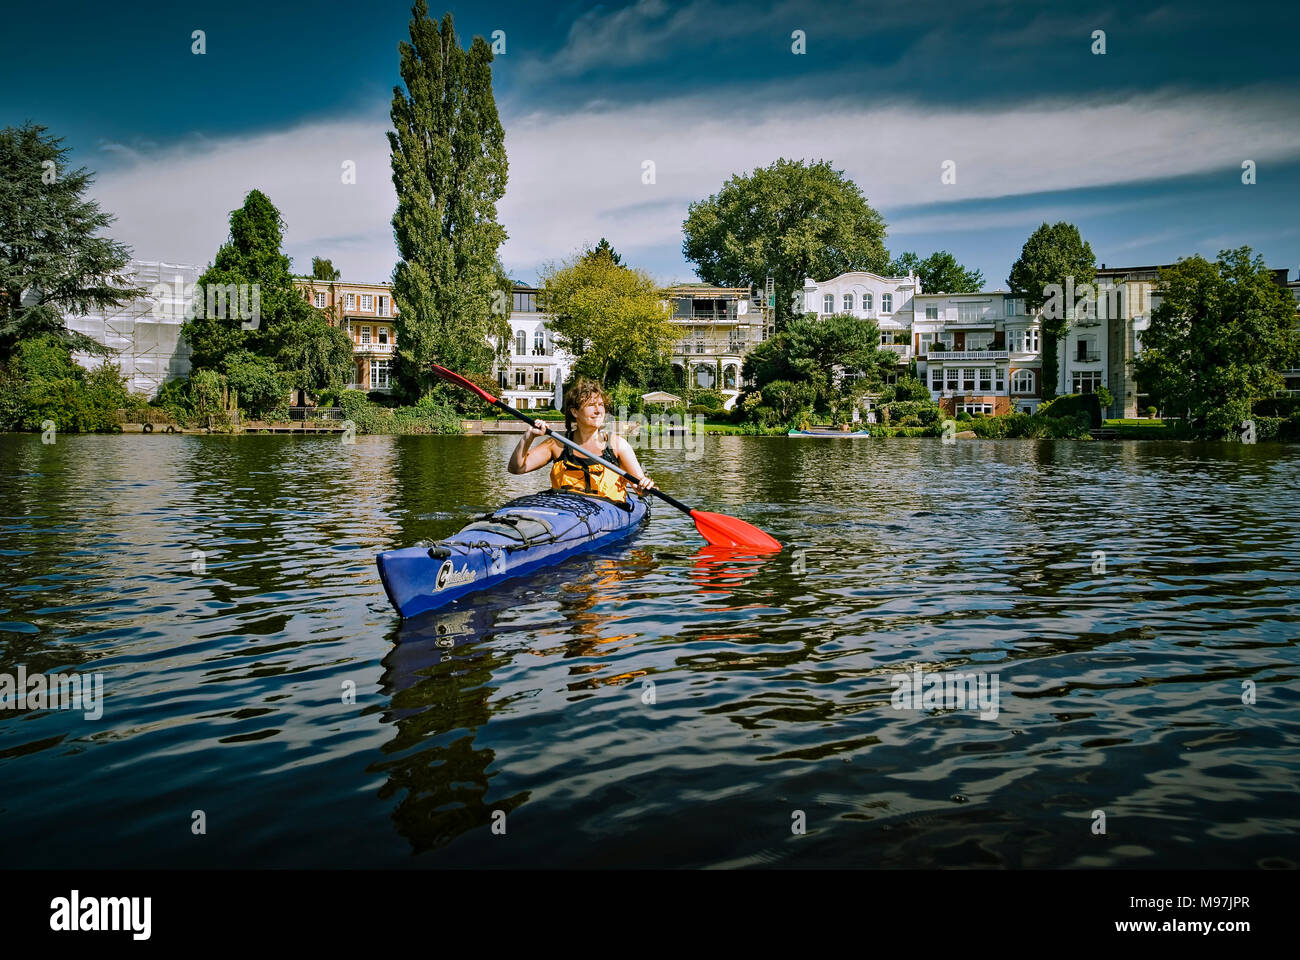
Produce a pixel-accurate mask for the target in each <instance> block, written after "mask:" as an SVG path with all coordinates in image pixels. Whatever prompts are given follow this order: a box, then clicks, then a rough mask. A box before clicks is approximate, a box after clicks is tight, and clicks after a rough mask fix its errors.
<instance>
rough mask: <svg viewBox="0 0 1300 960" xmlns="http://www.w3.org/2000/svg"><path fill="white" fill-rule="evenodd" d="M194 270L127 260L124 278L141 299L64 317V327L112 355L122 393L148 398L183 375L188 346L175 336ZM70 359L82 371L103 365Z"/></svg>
mask: <svg viewBox="0 0 1300 960" xmlns="http://www.w3.org/2000/svg"><path fill="white" fill-rule="evenodd" d="M200 272H201V268H200V267H198V266H196V265H194V264H189V263H168V262H166V261H160V260H131V261H130V262H129V263H128V264H127V266H126V270H125V275H126V277H127V280H128V282H129V283H130V285H131V286H134V287H136V288H137V289H139V290H142V291H143V292H144V296H142V297H140V298H139V299H137V300H132V301H131V302H129V303H126V304H123V305H122V306H120V307H108V308H106V309H92V310H91V311H90V312H89V313H87V314H85V315H84V316H75V315H72V316H68V317H67V318H66V320H65V325H66V326H67V328H68V329H69V330H73V331H76V332H77V333H84V334H85V335H86V336H88V337H90V338H91V339H92V340H94V341H96V342H97V343H102V344H103V345H104V346H106V347H108V348H109V349H110V350H111V351H113V354H112V356H110V357H108V358H107V359H108V362H110V363H116V364H119V365H120V366H121V368H122V375H123V376H124V377H126V388H127V390H129V391H130V392H131V393H137V394H144V395H146V396H148V397H150V398H153V397H155V396H157V394H158V391H159V389H160V388H161V387H162V385H163V384H164V383H166V382H167V381H168V380H175V379H177V378H181V377H188V376H189V373H190V348H189V344H187V343H186V342H185V340H184V338H182V337H181V325H182V324H183V323H184V322H185V317H186V311H187V310H188V309H189V307H190V303H191V300H192V297H193V292H194V286H195V284H196V283H197V282H198V279H199V274H200ZM72 358H73V360H75V361H76V362H77V363H79V364H81V365H82V366H83V367H86V368H87V369H95V368H97V367H98V366H99V365H100V364H101V363H102V362H103V358H100V357H97V356H94V355H92V354H87V353H81V352H77V353H74V354H73V355H72Z"/></svg>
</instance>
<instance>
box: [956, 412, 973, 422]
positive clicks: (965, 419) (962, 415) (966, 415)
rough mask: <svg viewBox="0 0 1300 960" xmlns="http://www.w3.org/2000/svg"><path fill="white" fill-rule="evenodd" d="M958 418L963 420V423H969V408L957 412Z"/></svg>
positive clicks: (960, 420)
mask: <svg viewBox="0 0 1300 960" xmlns="http://www.w3.org/2000/svg"><path fill="white" fill-rule="evenodd" d="M957 420H958V421H959V422H961V423H968V422H969V421H970V411H968V410H960V411H958V412H957Z"/></svg>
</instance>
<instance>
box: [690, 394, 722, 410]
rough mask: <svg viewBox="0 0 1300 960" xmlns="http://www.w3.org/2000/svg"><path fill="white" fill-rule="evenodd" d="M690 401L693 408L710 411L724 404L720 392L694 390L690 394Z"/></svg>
mask: <svg viewBox="0 0 1300 960" xmlns="http://www.w3.org/2000/svg"><path fill="white" fill-rule="evenodd" d="M690 401H691V403H692V405H694V406H699V407H710V408H712V409H716V408H718V407H720V406H722V405H723V404H724V403H725V402H726V400H725V399H724V398H723V396H722V391H720V390H694V391H692V392H691V395H690Z"/></svg>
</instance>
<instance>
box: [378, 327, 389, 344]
mask: <svg viewBox="0 0 1300 960" xmlns="http://www.w3.org/2000/svg"><path fill="white" fill-rule="evenodd" d="M379 342H380V343H387V342H388V328H387V327H380V328H379Z"/></svg>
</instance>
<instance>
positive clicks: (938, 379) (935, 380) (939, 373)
mask: <svg viewBox="0 0 1300 960" xmlns="http://www.w3.org/2000/svg"><path fill="white" fill-rule="evenodd" d="M930 389H931V390H942V389H943V370H942V369H941V368H939V367H935V368H934V369H933V370H931V371H930Z"/></svg>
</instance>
